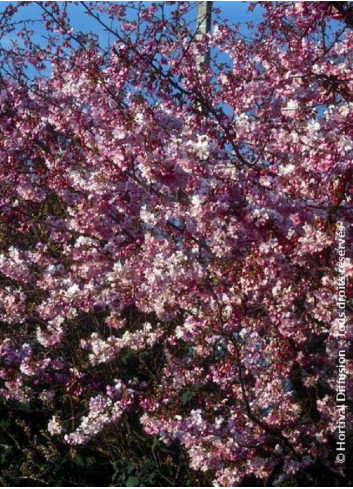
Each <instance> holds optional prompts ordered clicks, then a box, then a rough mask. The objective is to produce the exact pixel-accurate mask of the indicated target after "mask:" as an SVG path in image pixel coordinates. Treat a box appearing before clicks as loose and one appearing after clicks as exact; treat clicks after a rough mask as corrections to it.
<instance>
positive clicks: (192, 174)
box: [0, 2, 353, 486]
mask: <svg viewBox="0 0 353 489" xmlns="http://www.w3.org/2000/svg"><path fill="white" fill-rule="evenodd" d="M22 3H23V4H26V3H27V2H18V3H17V4H16V6H15V7H13V6H10V7H7V9H6V10H5V12H4V15H3V16H2V18H1V28H2V32H3V36H15V34H16V33H17V34H18V36H19V37H18V42H16V43H15V42H14V43H12V44H11V43H9V42H2V43H1V45H0V50H1V51H0V57H1V62H2V71H1V78H0V90H1V91H0V103H1V109H0V155H1V165H2V171H1V174H0V189H1V195H0V208H1V221H0V248H1V249H0V304H1V305H0V314H1V316H0V320H1V329H0V338H1V345H0V352H1V355H0V362H1V363H0V367H1V368H0V379H1V382H0V395H1V397H2V398H4V399H8V400H16V401H20V402H37V401H38V402H42V403H44V404H45V405H47V406H49V407H50V409H51V412H52V413H53V417H52V418H48V423H49V425H48V429H49V431H50V432H51V433H52V435H53V436H55V435H58V436H63V437H64V439H65V440H66V442H67V443H72V444H77V443H78V444H80V443H85V442H87V441H88V440H89V439H91V438H92V437H93V436H95V435H97V434H98V433H99V432H101V431H102V430H103V429H105V427H106V426H108V425H109V424H111V423H119V419H120V417H121V416H122V415H123V413H124V412H127V411H133V412H135V413H136V415H137V416H139V418H140V421H141V423H142V425H143V427H144V429H145V430H146V432H147V433H148V434H151V435H157V436H158V437H160V438H161V439H162V440H163V441H165V442H167V443H171V442H179V443H180V444H181V446H183V447H184V448H185V449H186V450H187V452H188V454H189V458H190V466H191V467H192V468H193V469H196V470H201V471H211V472H212V474H213V477H214V483H215V484H216V485H220V486H227V485H230V486H236V485H240V484H242V483H243V482H244V480H245V478H246V477H247V476H249V475H251V476H254V477H255V478H257V479H259V480H262V479H263V480H266V481H267V483H268V484H274V483H277V484H278V483H281V482H283V481H285V480H286V478H288V477H290V476H291V475H292V474H295V473H296V472H297V471H299V470H302V469H306V468H309V469H310V467H313V466H315V467H318V466H319V467H320V468H321V470H322V471H323V472H324V473H326V472H327V473H329V474H334V476H335V477H337V480H344V470H343V467H342V466H340V465H336V464H335V458H334V457H335V441H336V439H337V425H338V421H339V419H338V416H339V413H338V411H337V407H336V397H335V393H336V380H337V356H338V350H339V349H340V348H342V343H341V340H342V338H341V337H340V335H339V322H338V319H337V306H336V303H337V294H336V292H337V285H336V282H337V276H338V271H337V261H338V256H337V225H338V223H341V225H342V226H344V227H345V230H346V269H345V277H346V293H347V299H348V300H349V299H350V298H351V297H352V272H353V266H352V249H351V247H350V243H351V241H350V236H351V235H352V231H351V227H350V226H351V223H352V216H353V208H352V181H353V179H352V168H353V165H352V161H353V127H352V122H351V121H352V117H353V66H352V63H353V54H352V53H353V30H352V26H351V20H350V11H349V7H342V5H341V4H342V2H337V4H340V5H339V6H338V7H337V8H336V7H335V6H334V3H335V2H273V3H271V2H266V3H265V4H264V5H262V6H259V7H257V8H263V9H264V16H263V20H262V21H261V22H260V23H259V25H258V26H257V27H256V28H253V29H251V26H250V27H249V29H248V31H247V33H246V34H244V33H242V32H241V30H240V29H239V27H237V26H235V27H234V26H230V24H228V23H224V22H222V21H221V20H220V19H219V18H218V13H217V9H216V12H215V13H214V14H213V19H214V25H213V28H212V31H211V33H210V34H207V35H204V36H195V32H194V31H195V29H194V27H192V28H191V27H190V20H189V19H190V10H192V9H193V8H194V5H193V2H190V3H188V2H175V3H174V2H168V6H166V5H163V3H164V4H165V2H163V3H162V5H161V4H155V3H147V2H146V4H144V3H142V2H130V4H127V5H124V4H122V3H113V2H111V3H110V2H92V3H86V2H80V3H79V4H80V5H77V9H79V10H78V11H79V12H80V15H83V11H84V12H85V13H86V14H87V15H89V16H90V18H91V19H93V20H95V21H96V22H97V25H99V26H101V27H104V28H105V29H106V30H107V31H108V32H109V36H110V42H109V43H107V44H106V45H102V43H100V42H99V38H98V37H97V36H95V35H94V34H85V33H83V32H79V31H78V30H75V29H74V28H73V27H72V25H71V23H70V16H69V14H68V7H67V3H61V2H39V6H38V8H39V10H40V12H41V19H42V22H43V25H44V27H45V29H46V37H45V40H43V39H44V38H43V39H41V41H38V36H36V33H35V30H34V31H32V30H31V28H32V27H31V24H30V23H23V21H22V22H21V21H18V20H17V16H18V15H19V14H20V13H21V12H22V9H25V5H22ZM70 3H71V4H73V5H74V4H76V2H70ZM136 4H139V7H138V9H137V8H136ZM252 5H254V3H253V4H252ZM134 6H135V10H136V12H135V15H131V13H129V12H130V11H129V7H134ZM164 10H168V15H167V14H166V15H164V13H165V12H164ZM22 16H23V12H22ZM208 52H210V58H209V59H208V56H207V53H208ZM200 60H201V62H200ZM197 66H199V69H196V67H197ZM350 304H352V302H351V303H350ZM346 314H347V332H346V338H345V339H346V341H347V345H348V343H349V342H350V341H351V340H352V330H351V329H349V328H350V323H349V317H350V314H351V305H349V303H348V305H347V308H346ZM136 358H138V361H137V364H138V365H137V366H136V368H135V370H134V367H133V366H132V367H131V368H127V365H129V362H130V366H131V365H132V363H131V362H135V360H136ZM347 358H348V360H347V374H348V375H347V379H346V392H347V411H346V424H347V430H348V431H349V429H350V427H351V426H352V421H353V419H352V409H351V408H352V404H351V402H352V377H351V376H350V375H349V374H351V371H352V364H351V360H350V359H349V355H348V357H347ZM67 398H70V399H71V404H70V405H71V406H72V405H74V406H76V408H75V409H76V412H75V414H74V419H72V416H73V414H72V412H70V411H69V410H67V412H66V411H65V409H61V410H60V412H58V409H57V408H56V407H57V406H58V405H59V400H60V399H67ZM70 417H71V418H70Z"/></svg>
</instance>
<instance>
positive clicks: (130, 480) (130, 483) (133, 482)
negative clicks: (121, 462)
mask: <svg viewBox="0 0 353 489" xmlns="http://www.w3.org/2000/svg"><path fill="white" fill-rule="evenodd" d="M139 482H140V481H139V479H138V478H137V477H134V476H132V477H129V478H128V480H127V481H126V484H125V487H137V486H138V484H139Z"/></svg>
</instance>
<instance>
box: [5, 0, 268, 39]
mask: <svg viewBox="0 0 353 489" xmlns="http://www.w3.org/2000/svg"><path fill="white" fill-rule="evenodd" d="M10 3H13V4H16V3H17V2H0V13H1V11H2V10H3V9H4V8H5V7H6V6H7V5H9V4H10ZM57 3H63V2H57ZM66 3H68V4H70V7H71V13H72V15H71V20H72V24H73V26H74V27H75V28H77V29H81V30H83V31H90V30H94V31H95V32H96V33H97V34H99V36H100V39H101V41H103V42H104V41H105V40H107V34H106V33H104V31H103V29H102V28H100V27H99V26H97V23H96V22H95V21H94V20H93V19H91V18H89V17H88V16H87V15H85V14H84V12H83V9H82V8H80V7H79V8H78V7H76V6H74V5H71V4H72V2H66ZM97 3H99V2H97ZM111 3H124V2H111ZM134 3H135V4H138V3H139V2H134ZM143 3H151V2H143ZM165 3H168V2H165ZM190 3H193V4H195V9H194V12H195V15H196V7H197V3H198V2H196V1H194V2H190ZM250 3H251V2H242V1H215V2H213V4H214V6H215V7H217V8H220V9H221V11H222V15H221V16H222V18H226V19H228V20H229V22H230V23H231V24H232V23H236V22H240V23H244V31H246V27H245V23H246V22H248V21H255V22H256V21H259V20H260V19H261V8H256V9H255V11H254V12H249V11H248V6H249V4H250ZM255 3H256V2H255ZM70 7H69V8H70ZM17 17H18V18H19V19H22V20H28V19H31V20H35V19H39V18H40V9H39V8H38V6H37V5H36V4H35V2H29V3H28V5H26V6H25V7H23V8H21V9H20V12H19V13H18V14H17ZM190 20H191V19H190ZM31 28H32V29H33V30H34V31H35V32H36V33H37V34H38V35H41V34H42V33H43V29H42V27H41V25H40V23H36V24H33V26H31ZM3 42H4V41H3Z"/></svg>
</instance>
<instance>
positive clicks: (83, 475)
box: [0, 402, 211, 487]
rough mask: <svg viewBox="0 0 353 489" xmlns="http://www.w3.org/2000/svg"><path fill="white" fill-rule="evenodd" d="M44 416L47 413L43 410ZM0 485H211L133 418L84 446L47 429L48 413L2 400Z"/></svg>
mask: <svg viewBox="0 0 353 489" xmlns="http://www.w3.org/2000/svg"><path fill="white" fill-rule="evenodd" d="M45 414H47V413H45ZM0 419H1V420H0V485H1V486H10V487H19V486H24V487H32V486H40V487H50V486H53V487H67V486H85V487H95V486H106V487H151V486H157V487H166V486H167V487H168V486H170V487H178V486H186V487H188V486H205V485H210V483H211V480H208V479H207V478H206V477H205V476H204V475H203V474H202V475H200V474H197V473H195V472H193V471H190V469H189V468H188V463H187V462H188V461H187V457H186V455H185V453H184V452H183V451H182V450H181V449H180V447H178V446H177V445H175V446H166V445H165V444H163V443H162V442H160V441H159V440H158V439H157V438H152V437H149V436H147V435H146V434H145V433H144V432H143V430H142V428H141V426H140V425H139V422H138V420H137V419H136V417H133V416H131V417H128V416H125V417H123V419H122V422H121V425H119V426H116V427H111V429H109V430H107V431H106V433H105V434H104V435H102V436H100V437H97V438H96V439H95V440H92V441H91V442H90V443H89V444H88V445H85V446H83V447H70V446H68V445H66V444H64V443H63V442H62V440H61V439H60V438H59V437H51V436H49V434H48V433H47V431H46V422H47V417H46V415H44V413H43V411H41V410H40V409H39V407H38V406H37V407H36V408H35V407H33V406H29V405H26V406H25V405H19V404H15V403H8V404H6V403H4V402H2V403H0Z"/></svg>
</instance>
